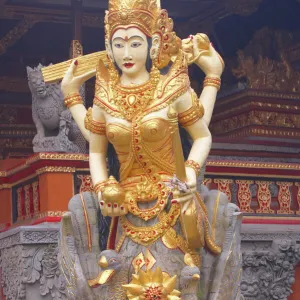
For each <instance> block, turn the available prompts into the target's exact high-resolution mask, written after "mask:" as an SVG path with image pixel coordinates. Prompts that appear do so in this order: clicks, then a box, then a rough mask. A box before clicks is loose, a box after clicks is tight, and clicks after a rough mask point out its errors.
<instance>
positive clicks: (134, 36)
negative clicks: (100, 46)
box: [113, 35, 145, 42]
mask: <svg viewBox="0 0 300 300" xmlns="http://www.w3.org/2000/svg"><path fill="white" fill-rule="evenodd" d="M133 38H139V39H142V40H143V41H145V40H144V39H143V38H142V37H141V36H139V35H133V36H131V37H130V38H128V37H127V36H125V38H122V37H120V36H118V37H115V38H114V39H113V42H114V41H115V40H118V39H120V40H122V41H125V42H127V41H129V40H131V39H133Z"/></svg>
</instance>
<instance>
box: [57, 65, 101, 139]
mask: <svg viewBox="0 0 300 300" xmlns="http://www.w3.org/2000/svg"><path fill="white" fill-rule="evenodd" d="M77 65H78V61H77V60H74V61H73V62H72V63H71V65H70V67H69V68H68V70H67V72H66V74H65V76H64V78H63V80H62V82H61V90H62V93H63V96H64V98H65V99H66V98H67V97H70V96H72V95H78V97H79V98H81V96H80V92H79V91H80V87H81V86H82V84H83V83H84V82H85V81H87V80H88V79H90V78H91V77H93V76H94V75H95V74H96V70H92V71H88V72H86V73H84V74H82V75H80V76H74V73H75V71H76V68H77ZM69 109H70V111H71V114H72V116H73V118H74V120H75V122H76V123H77V125H78V127H79V129H80V131H81V133H82V134H83V136H84V137H85V139H86V140H87V141H89V137H90V133H89V131H88V130H87V129H86V128H85V125H84V119H85V116H86V113H87V110H86V108H85V106H84V105H83V103H76V104H75V105H71V106H69Z"/></svg>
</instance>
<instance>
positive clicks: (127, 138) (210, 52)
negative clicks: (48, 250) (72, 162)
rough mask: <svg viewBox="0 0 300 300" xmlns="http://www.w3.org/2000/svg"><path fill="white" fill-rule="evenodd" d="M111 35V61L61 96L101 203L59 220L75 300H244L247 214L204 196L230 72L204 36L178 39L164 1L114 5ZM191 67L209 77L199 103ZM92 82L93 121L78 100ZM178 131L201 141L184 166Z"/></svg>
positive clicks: (68, 78) (85, 197)
mask: <svg viewBox="0 0 300 300" xmlns="http://www.w3.org/2000/svg"><path fill="white" fill-rule="evenodd" d="M105 34H106V35H105V45H106V53H107V60H105V61H104V62H103V61H102V60H100V61H99V64H98V66H97V69H96V70H88V71H86V72H83V73H82V74H81V75H78V76H76V75H75V72H76V69H77V68H78V67H79V64H80V62H79V60H75V61H73V62H72V64H71V65H70V67H69V69H68V70H67V72H66V74H65V76H64V78H63V81H62V84H61V87H62V92H63V94H64V98H65V105H66V106H67V107H68V108H69V109H70V111H71V113H72V115H73V118H74V119H75V121H76V122H77V124H78V126H79V128H80V130H81V131H82V133H83V135H84V136H85V137H86V139H87V140H88V141H89V162H90V172H91V177H92V181H93V184H94V191H95V194H93V193H82V194H79V195H75V196H74V197H73V198H72V199H71V201H70V203H69V211H70V212H68V213H66V214H65V215H64V217H63V220H62V226H61V237H60V254H59V262H60V265H61V269H62V272H63V274H64V277H65V279H66V283H67V290H68V299H116V300H119V299H120V300H121V299H135V300H138V299H141V300H142V299H149V300H150V299H172V300H175V299H223V300H227V299H228V300H232V299H240V292H239V284H238V282H239V274H240V269H241V266H240V255H239V239H238V237H239V235H238V230H239V224H240V217H239V211H238V208H237V207H236V206H234V205H233V204H232V205H231V204H228V201H227V198H226V196H225V195H224V194H222V193H220V192H218V191H215V192H206V193H202V195H200V194H199V193H198V191H197V177H198V176H199V172H200V169H201V167H202V166H203V165H204V164H205V161H206V159H207V156H208V153H209V151H210V147H211V133H210V131H209V129H208V124H209V122H210V119H211V115H212V111H213V107H214V103H215V100H216V95H217V92H218V90H219V88H220V84H221V79H220V77H221V74H222V71H223V68H224V64H223V60H222V59H221V57H220V56H219V54H218V53H217V52H216V50H215V49H214V47H213V45H212V44H211V43H210V41H209V39H208V37H207V36H206V35H204V34H196V35H191V36H189V37H188V38H187V39H184V40H181V39H179V38H178V37H177V36H176V34H175V32H174V31H173V21H172V19H170V18H169V17H168V13H167V11H166V10H164V9H161V7H160V2H159V1H158V0H109V10H108V11H107V12H106V16H105ZM193 63H195V64H196V65H197V66H199V67H200V68H201V70H202V71H203V72H204V73H205V75H206V77H205V80H204V84H203V91H202V93H201V95H200V98H199V99H198V97H197V95H196V93H195V92H194V91H193V89H192V88H191V87H190V81H189V76H188V65H190V64H193ZM95 74H96V85H95V97H94V102H93V107H92V108H90V109H88V111H87V110H86V109H85V107H84V105H83V102H82V100H81V97H80V94H79V88H80V86H81V85H82V84H83V83H84V82H85V81H86V80H87V79H89V78H90V77H92V76H94V75H95ZM179 126H181V127H183V128H184V129H185V131H186V132H187V133H188V134H189V136H190V138H191V139H192V141H193V143H192V146H191V149H190V151H189V153H188V157H187V160H186V161H184V155H183V150H182V144H181V139H180V133H179ZM109 144H111V145H112V146H113V148H114V150H115V152H116V155H117V158H118V161H119V172H118V173H117V174H115V176H109V173H108V169H109V168H107V159H106V158H107V149H108V145H109ZM204 200H205V201H206V202H207V205H205V203H204ZM108 223H110V225H109V224H108ZM108 226H109V231H108ZM106 229H107V230H106ZM221 292H222V294H221Z"/></svg>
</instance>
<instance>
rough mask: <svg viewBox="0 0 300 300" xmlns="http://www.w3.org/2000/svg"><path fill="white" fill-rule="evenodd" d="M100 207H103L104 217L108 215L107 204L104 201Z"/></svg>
mask: <svg viewBox="0 0 300 300" xmlns="http://www.w3.org/2000/svg"><path fill="white" fill-rule="evenodd" d="M102 202H103V201H102ZM100 209H101V213H102V215H103V216H104V217H106V216H107V215H108V214H107V205H106V204H105V203H104V204H103V205H101V203H100Z"/></svg>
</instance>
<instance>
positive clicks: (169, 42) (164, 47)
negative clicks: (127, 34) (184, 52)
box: [105, 0, 181, 68]
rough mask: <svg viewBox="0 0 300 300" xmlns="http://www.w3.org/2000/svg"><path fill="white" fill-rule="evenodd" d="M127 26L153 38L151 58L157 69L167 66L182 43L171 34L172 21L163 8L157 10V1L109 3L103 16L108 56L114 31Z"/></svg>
mask: <svg viewBox="0 0 300 300" xmlns="http://www.w3.org/2000/svg"><path fill="white" fill-rule="evenodd" d="M128 25H133V26H135V27H137V28H139V29H140V30H142V31H143V32H144V33H145V34H146V35H147V36H149V37H152V48H151V51H150V56H151V58H152V60H153V63H154V64H155V65H156V66H157V67H158V68H163V67H165V66H167V65H168V63H169V62H170V60H171V57H172V56H174V55H176V54H177V52H178V50H179V48H180V47H181V40H180V39H179V38H178V37H177V36H176V34H175V32H173V20H172V19H170V18H169V17H168V12H167V11H166V10H165V9H161V8H160V0H109V10H108V11H107V12H106V16H105V33H106V48H107V50H108V53H109V52H111V51H110V50H111V49H110V45H109V41H110V39H111V37H112V35H113V34H114V32H115V31H116V30H117V28H119V27H122V26H128ZM110 58H111V59H112V55H110Z"/></svg>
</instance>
